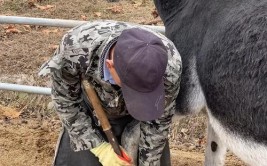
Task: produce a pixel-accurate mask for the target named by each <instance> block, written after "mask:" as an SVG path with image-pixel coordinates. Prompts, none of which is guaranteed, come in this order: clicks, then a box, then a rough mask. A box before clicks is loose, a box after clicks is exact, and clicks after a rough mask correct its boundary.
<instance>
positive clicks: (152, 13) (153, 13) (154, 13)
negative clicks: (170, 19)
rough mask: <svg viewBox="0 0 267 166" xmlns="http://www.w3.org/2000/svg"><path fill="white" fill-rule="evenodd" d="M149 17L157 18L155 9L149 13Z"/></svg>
mask: <svg viewBox="0 0 267 166" xmlns="http://www.w3.org/2000/svg"><path fill="white" fill-rule="evenodd" d="M151 15H152V16H153V18H157V17H158V16H159V14H158V11H157V9H154V10H153V11H152V12H151Z"/></svg>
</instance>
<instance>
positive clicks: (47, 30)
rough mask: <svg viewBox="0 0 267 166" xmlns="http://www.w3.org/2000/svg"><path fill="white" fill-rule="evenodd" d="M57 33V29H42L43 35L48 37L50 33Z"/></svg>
mask: <svg viewBox="0 0 267 166" xmlns="http://www.w3.org/2000/svg"><path fill="white" fill-rule="evenodd" d="M58 31H59V29H53V30H51V29H44V30H42V32H43V33H45V34H46V35H49V34H50V33H57V32H58Z"/></svg>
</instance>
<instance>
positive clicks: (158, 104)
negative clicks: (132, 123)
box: [114, 28, 168, 121]
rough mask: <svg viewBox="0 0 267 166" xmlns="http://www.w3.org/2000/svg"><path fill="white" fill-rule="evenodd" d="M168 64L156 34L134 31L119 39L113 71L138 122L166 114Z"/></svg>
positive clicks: (124, 34)
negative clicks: (165, 81)
mask: <svg viewBox="0 0 267 166" xmlns="http://www.w3.org/2000/svg"><path fill="white" fill-rule="evenodd" d="M167 62H168V56H167V50H166V48H165V46H164V44H163V43H162V41H161V39H160V38H159V37H157V36H156V35H154V34H153V33H151V32H149V31H146V30H143V29H140V28H132V29H126V30H124V31H122V33H121V35H120V36H119V37H118V40H117V43H116V45H115V48H114V67H115V69H116V71H117V73H118V76H119V77H120V80H121V90H122V94H123V97H124V100H125V103H126V107H127V110H128V112H129V114H130V115H132V116H133V117H134V118H135V119H137V120H140V121H149V120H154V119H157V118H159V117H160V116H161V115H162V114H163V112H164V108H165V107H164V103H165V92H164V81H163V76H164V73H165V70H166V67H167Z"/></svg>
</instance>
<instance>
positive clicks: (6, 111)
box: [0, 105, 21, 119]
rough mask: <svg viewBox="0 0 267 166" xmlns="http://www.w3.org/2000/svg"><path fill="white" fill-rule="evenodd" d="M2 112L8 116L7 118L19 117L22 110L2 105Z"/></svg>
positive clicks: (0, 111) (0, 107)
mask: <svg viewBox="0 0 267 166" xmlns="http://www.w3.org/2000/svg"><path fill="white" fill-rule="evenodd" d="M0 113H1V114H2V116H4V117H7V118H11V119H14V118H18V117H19V116H20V114H21V112H19V111H17V110H16V109H15V108H10V107H4V106H1V105H0Z"/></svg>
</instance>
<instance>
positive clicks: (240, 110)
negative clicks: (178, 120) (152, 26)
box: [154, 0, 267, 166]
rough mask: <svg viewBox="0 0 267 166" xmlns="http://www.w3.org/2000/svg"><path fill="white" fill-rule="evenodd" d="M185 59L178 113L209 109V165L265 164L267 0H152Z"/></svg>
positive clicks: (207, 162) (178, 99) (254, 165)
mask: <svg viewBox="0 0 267 166" xmlns="http://www.w3.org/2000/svg"><path fill="white" fill-rule="evenodd" d="M154 3H155V6H156V8H157V10H158V13H159V15H160V17H161V18H162V20H163V23H164V26H165V28H166V36H167V37H168V38H170V39H171V40H172V41H173V42H174V44H175V45H176V47H177V49H178V51H179V52H180V54H181V57H182V62H183V70H182V80H181V89H180V92H179V95H178V97H177V99H176V103H177V106H176V112H177V114H178V115H186V114H190V113H196V112H198V111H200V110H201V109H203V108H206V109H207V115H208V119H209V122H208V136H207V147H206V152H205V165H207V166H219V165H224V160H225V154H226V151H227V149H229V150H231V151H232V152H233V153H234V154H235V155H237V156H238V157H239V158H240V159H241V160H243V161H244V162H245V163H247V164H249V165H253V166H256V165H257V166H266V165H267V1H266V0H154Z"/></svg>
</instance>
